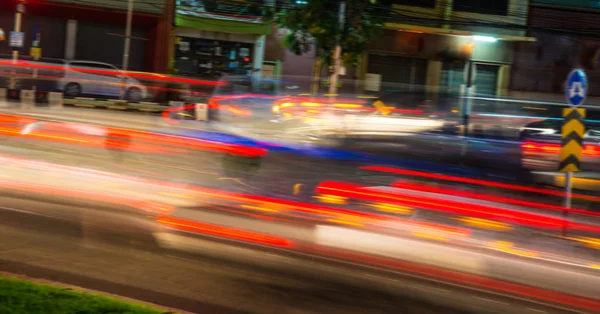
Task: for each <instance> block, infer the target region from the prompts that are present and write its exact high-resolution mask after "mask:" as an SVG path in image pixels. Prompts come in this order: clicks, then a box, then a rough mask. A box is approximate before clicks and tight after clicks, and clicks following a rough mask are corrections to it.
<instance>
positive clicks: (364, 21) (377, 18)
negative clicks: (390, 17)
mask: <svg viewBox="0 0 600 314" xmlns="http://www.w3.org/2000/svg"><path fill="white" fill-rule="evenodd" d="M372 2H373V1H372V0H347V1H346V14H345V23H344V28H343V29H340V27H339V26H340V25H339V16H338V13H339V7H340V1H335V0H308V1H307V4H304V5H301V6H297V7H294V8H288V9H284V10H280V11H278V12H275V13H274V14H267V15H266V16H268V17H271V16H272V18H273V20H274V21H275V23H276V24H277V25H278V26H279V27H280V28H283V29H287V30H289V33H288V34H287V35H286V37H285V40H284V46H285V47H286V48H288V49H290V50H291V51H292V52H294V53H295V54H302V53H306V52H308V51H310V49H311V46H312V45H315V46H316V50H317V55H318V57H319V58H320V59H321V60H322V61H323V62H324V64H326V65H329V64H331V59H332V52H333V50H334V49H335V45H336V39H337V36H338V35H341V41H340V43H341V46H342V60H343V62H344V64H347V65H353V66H355V65H357V64H358V61H359V60H360V57H361V55H362V54H363V52H365V51H366V50H367V48H368V45H369V42H370V41H371V40H373V39H376V38H377V37H378V36H379V35H380V34H381V32H382V30H383V26H384V21H383V17H382V15H383V12H382V9H381V7H378V6H377V5H373V4H372Z"/></svg>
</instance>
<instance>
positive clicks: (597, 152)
mask: <svg viewBox="0 0 600 314" xmlns="http://www.w3.org/2000/svg"><path fill="white" fill-rule="evenodd" d="M583 155H584V156H587V157H600V146H598V145H592V144H587V145H584V146H583Z"/></svg>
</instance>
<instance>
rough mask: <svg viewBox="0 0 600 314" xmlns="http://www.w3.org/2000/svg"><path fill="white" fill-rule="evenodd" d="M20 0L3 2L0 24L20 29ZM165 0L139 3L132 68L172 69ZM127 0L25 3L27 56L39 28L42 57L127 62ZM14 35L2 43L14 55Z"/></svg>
mask: <svg viewBox="0 0 600 314" xmlns="http://www.w3.org/2000/svg"><path fill="white" fill-rule="evenodd" d="M18 2H19V1H17V0H6V1H0V12H1V13H0V28H2V29H4V31H5V32H6V33H7V34H8V33H9V32H10V31H12V30H14V23H15V8H16V6H17V3H18ZM166 3H168V2H165V1H164V0H145V1H143V2H139V1H136V2H134V11H133V15H132V39H131V51H130V57H129V67H128V68H129V69H131V70H137V71H153V72H164V71H166V69H167V65H168V59H167V52H168V48H167V45H166V44H165V43H166V42H167V40H168V38H169V25H171V24H172V17H171V16H170V15H168V14H164V13H165V12H166V11H167V9H168V8H167V7H166V6H165V4H166ZM126 18H127V1H121V0H94V1H74V0H47V1H34V2H30V3H29V4H26V5H25V12H24V14H23V15H22V31H23V33H24V46H23V48H21V49H20V55H21V56H22V57H27V56H28V55H29V52H30V47H31V46H32V44H33V39H34V38H33V37H34V33H36V32H39V33H40V35H41V36H40V37H41V40H40V42H39V47H40V48H41V51H42V53H41V54H42V58H50V59H67V60H73V59H78V60H90V61H99V62H106V63H110V64H113V65H116V66H122V64H123V50H124V42H125V40H124V39H125V36H124V34H125V28H126ZM10 53H11V48H10V47H9V45H8V40H7V41H4V42H2V43H1V44H0V55H1V56H3V57H6V56H8V55H10Z"/></svg>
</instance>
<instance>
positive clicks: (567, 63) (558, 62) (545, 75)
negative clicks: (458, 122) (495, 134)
mask: <svg viewBox="0 0 600 314" xmlns="http://www.w3.org/2000/svg"><path fill="white" fill-rule="evenodd" d="M530 14H531V15H530V21H531V25H532V26H534V27H540V28H579V27H581V26H582V25H585V27H588V28H596V29H598V28H600V13H594V12H593V11H592V12H583V11H573V10H566V9H554V8H549V7H535V6H532V7H531V10H530ZM530 36H532V37H536V38H537V42H536V43H519V44H517V45H516V51H515V64H514V68H513V75H512V78H511V89H513V90H516V91H531V92H541V93H557V94H562V93H563V90H564V89H563V86H564V85H563V84H564V81H565V80H566V78H567V75H568V73H569V72H570V71H571V69H572V68H574V67H582V68H584V69H585V70H586V73H587V75H588V80H589V84H590V88H589V93H590V95H597V96H600V67H599V61H600V58H598V56H599V55H600V40H599V39H596V38H594V37H589V36H582V35H576V34H573V33H556V32H541V31H531V32H530Z"/></svg>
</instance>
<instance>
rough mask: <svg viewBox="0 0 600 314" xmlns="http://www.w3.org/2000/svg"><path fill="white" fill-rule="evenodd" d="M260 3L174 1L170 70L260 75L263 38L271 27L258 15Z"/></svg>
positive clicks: (211, 75)
mask: <svg viewBox="0 0 600 314" xmlns="http://www.w3.org/2000/svg"><path fill="white" fill-rule="evenodd" d="M260 5H261V4H260V3H258V2H253V4H252V5H247V4H245V3H241V2H240V1H232V2H229V1H182V0H180V1H177V6H176V13H175V25H176V27H175V32H174V38H175V39H174V43H173V46H174V52H173V59H172V61H173V62H172V68H173V72H174V73H176V74H178V75H186V76H195V77H205V78H219V77H222V76H223V75H227V76H248V77H255V78H260V77H261V76H262V68H263V61H264V53H265V52H264V50H265V37H266V35H269V34H270V33H271V26H270V24H268V23H264V22H263V21H262V17H261V10H258V8H260Z"/></svg>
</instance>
